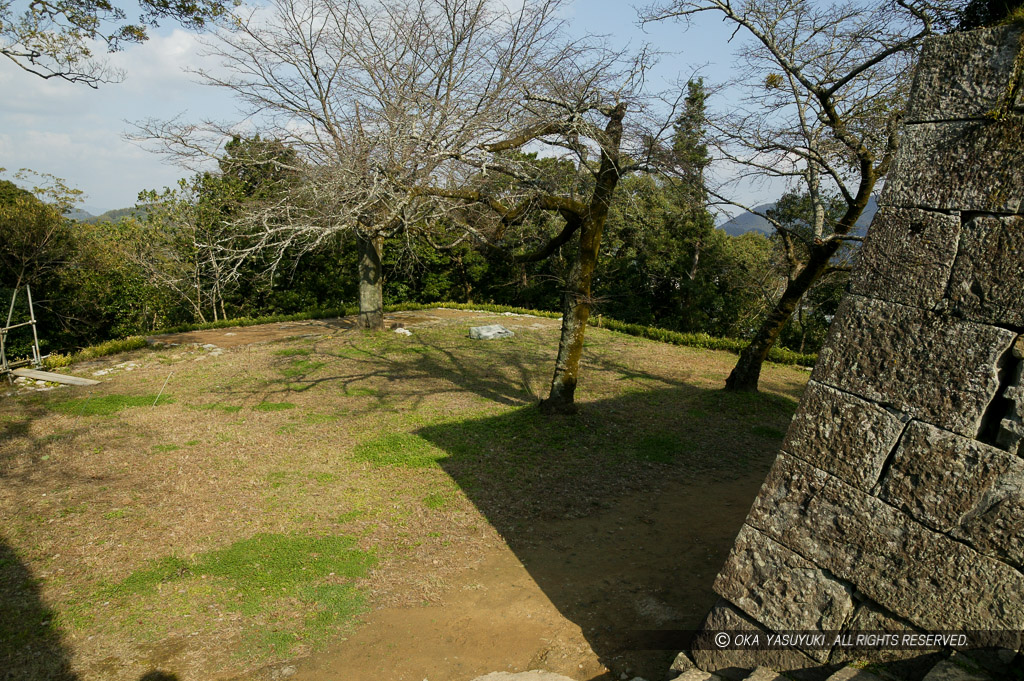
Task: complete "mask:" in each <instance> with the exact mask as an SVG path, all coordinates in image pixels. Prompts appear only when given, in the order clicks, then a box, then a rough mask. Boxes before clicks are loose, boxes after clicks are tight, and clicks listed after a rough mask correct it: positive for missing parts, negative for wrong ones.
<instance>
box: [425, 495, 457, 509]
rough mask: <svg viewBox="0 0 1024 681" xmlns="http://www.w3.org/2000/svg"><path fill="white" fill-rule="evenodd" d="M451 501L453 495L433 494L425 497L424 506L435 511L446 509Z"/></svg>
mask: <svg viewBox="0 0 1024 681" xmlns="http://www.w3.org/2000/svg"><path fill="white" fill-rule="evenodd" d="M449 501H451V495H449V494H447V493H446V492H431V493H430V494H428V495H427V496H425V497H423V505H424V506H426V507H427V508H430V509H434V510H437V509H439V508H444V507H445V506H447V505H448V502H449Z"/></svg>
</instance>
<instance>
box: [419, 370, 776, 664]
mask: <svg viewBox="0 0 1024 681" xmlns="http://www.w3.org/2000/svg"><path fill="white" fill-rule="evenodd" d="M795 408H796V402H795V400H792V399H790V398H787V397H780V396H776V395H771V394H749V393H726V392H724V391H720V390H712V389H701V388H697V387H694V386H691V385H685V384H684V385H677V386H675V387H671V388H663V389H656V390H647V391H636V392H632V393H628V394H626V395H624V396H621V397H618V398H614V399H607V400H602V401H597V402H590V403H583V404H581V405H580V413H579V414H578V415H577V416H574V417H559V418H548V417H544V416H542V415H541V414H540V413H539V411H538V410H537V409H536V408H535V407H532V406H530V407H523V408H520V409H517V410H515V411H510V412H507V413H504V414H501V415H498V416H494V417H487V418H480V419H475V420H468V421H462V422H458V423H450V424H442V425H434V426H428V427H424V428H421V429H420V430H418V431H417V434H418V435H419V436H421V437H423V438H425V439H427V440H428V441H430V442H431V443H433V444H434V445H436V446H438V447H440V448H442V449H443V450H444V451H445V452H446V453H447V454H448V456H447V458H445V459H442V460H441V461H440V462H439V463H440V465H441V467H442V468H443V469H444V470H445V471H446V472H447V473H448V474H449V475H450V476H451V477H452V479H453V480H455V481H456V482H457V483H458V484H459V485H460V487H461V488H462V489H463V491H464V492H465V493H466V495H467V496H468V497H469V498H470V499H471V500H472V501H473V503H474V504H475V505H476V506H477V508H478V509H479V510H480V511H481V513H483V515H484V516H485V517H486V518H487V520H488V521H489V522H490V524H491V525H493V526H494V527H495V528H496V529H497V530H498V531H499V532H500V534H501V535H502V537H503V538H504V540H505V541H506V542H507V544H508V546H509V547H510V548H511V549H512V550H513V551H514V552H515V554H516V556H517V558H518V559H519V560H520V562H521V563H522V564H523V565H524V566H525V567H526V569H527V570H528V571H529V573H530V575H531V577H532V578H533V579H534V581H535V582H536V583H537V585H538V586H539V587H540V588H541V589H542V590H543V591H544V593H545V594H546V595H547V597H548V598H549V599H550V601H551V602H552V603H553V604H554V605H555V606H556V607H557V608H558V610H559V611H560V612H561V614H562V615H563V616H564V617H566V618H567V619H569V620H570V621H572V622H574V623H575V624H577V625H578V626H579V627H580V628H581V629H582V631H583V634H584V636H585V637H586V639H587V642H588V643H589V644H590V646H591V648H592V650H593V651H594V652H595V653H596V654H597V655H598V657H599V658H600V661H601V662H602V663H603V664H604V665H606V666H607V667H608V668H609V669H611V670H612V673H611V675H610V676H607V675H606V676H607V678H608V679H615V680H616V681H617V680H618V679H619V675H620V674H621V673H628V674H631V675H639V676H642V677H644V678H647V679H660V678H662V677H663V676H664V674H665V672H666V671H667V669H668V666H669V664H670V663H671V660H672V657H673V656H674V654H675V653H676V652H678V650H679V649H680V648H681V647H682V645H683V640H682V638H683V637H684V636H685V634H684V632H685V631H688V630H693V629H695V628H696V627H697V626H698V625H699V624H700V622H701V620H702V619H703V617H704V615H705V614H706V613H707V611H708V609H709V608H710V606H711V605H712V604H713V603H714V601H715V599H716V597H715V595H714V594H713V592H712V591H711V584H712V582H713V580H714V577H715V575H716V574H717V572H718V570H719V568H720V567H721V565H722V563H723V562H724V560H725V558H726V556H727V554H728V551H729V549H730V548H731V546H732V543H733V541H734V538H735V536H736V533H737V532H738V531H739V528H740V525H741V523H742V521H743V518H744V517H745V515H746V512H747V510H748V508H749V506H750V504H751V503H752V502H753V499H754V496H755V495H756V493H757V490H758V489H759V487H760V484H761V481H762V480H763V478H764V476H765V474H766V472H767V470H768V468H769V466H770V464H771V462H772V460H773V459H774V456H775V453H776V452H777V450H778V448H779V445H780V444H781V439H782V435H783V433H784V431H785V429H786V426H787V424H788V422H789V420H790V419H791V418H792V414H793V412H794V410H795Z"/></svg>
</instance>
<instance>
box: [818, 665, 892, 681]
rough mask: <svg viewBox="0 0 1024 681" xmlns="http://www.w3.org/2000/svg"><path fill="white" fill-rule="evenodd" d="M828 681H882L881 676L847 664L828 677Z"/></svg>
mask: <svg viewBox="0 0 1024 681" xmlns="http://www.w3.org/2000/svg"><path fill="white" fill-rule="evenodd" d="M828 681H882V678H881V677H880V676H878V675H877V674H872V673H871V672H869V671H867V670H866V669H859V668H857V667H851V666H849V665H847V666H845V667H843V668H842V669H840V670H839V671H837V672H836V673H834V674H832V676H830V677H828Z"/></svg>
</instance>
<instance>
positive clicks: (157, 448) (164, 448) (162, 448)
mask: <svg viewBox="0 0 1024 681" xmlns="http://www.w3.org/2000/svg"><path fill="white" fill-rule="evenodd" d="M179 449H181V447H180V446H179V445H153V453H154V454H163V453H165V452H175V451H177V450H179Z"/></svg>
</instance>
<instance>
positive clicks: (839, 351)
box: [812, 295, 1016, 437]
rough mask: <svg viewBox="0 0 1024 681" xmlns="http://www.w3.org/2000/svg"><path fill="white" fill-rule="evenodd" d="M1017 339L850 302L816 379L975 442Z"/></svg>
mask: <svg viewBox="0 0 1024 681" xmlns="http://www.w3.org/2000/svg"><path fill="white" fill-rule="evenodd" d="M1015 338H1016V334H1015V333H1013V332H1012V331H1007V330H1005V329H1000V328H996V327H992V326H984V325H981V324H975V323H972V322H965V321H961V320H956V319H950V318H948V317H944V316H942V315H939V314H937V313H934V312H928V311H925V310H920V309H917V308H913V307H907V306H904V305H898V304H895V303H886V302H883V301H879V300H873V299H869V298H862V297H860V296H854V295H848V296H846V298H844V299H843V301H842V303H840V305H839V310H838V312H837V314H836V316H835V319H833V320H832V326H831V327H830V329H829V336H828V339H827V340H826V343H825V347H824V348H822V350H821V353H820V354H819V356H818V363H817V365H816V366H815V368H814V373H813V374H812V378H813V379H814V380H816V381H818V382H819V383H825V384H827V385H830V386H833V387H835V388H839V389H840V390H843V391H845V392H850V393H854V394H856V395H859V396H860V397H863V398H866V399H869V400H872V401H875V402H879V403H881V404H888V405H892V406H894V407H895V408H896V409H898V410H899V411H902V412H905V413H907V414H909V415H911V416H913V417H916V418H919V419H921V420H923V421H928V422H929V423H934V424H936V425H938V426H940V427H942V428H945V429H947V430H951V431H954V432H957V433H960V434H961V435H966V436H968V437H974V436H975V435H976V434H977V432H978V428H979V427H980V425H981V419H982V416H983V415H984V413H985V408H986V407H987V406H988V404H989V402H991V401H992V398H993V397H994V396H995V394H996V391H997V390H998V388H999V379H998V373H997V366H998V363H999V360H1000V358H1001V357H1002V355H1003V353H1005V352H1006V350H1007V349H1008V348H1009V347H1010V346H1011V344H1012V343H1013V341H1014V339H1015Z"/></svg>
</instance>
